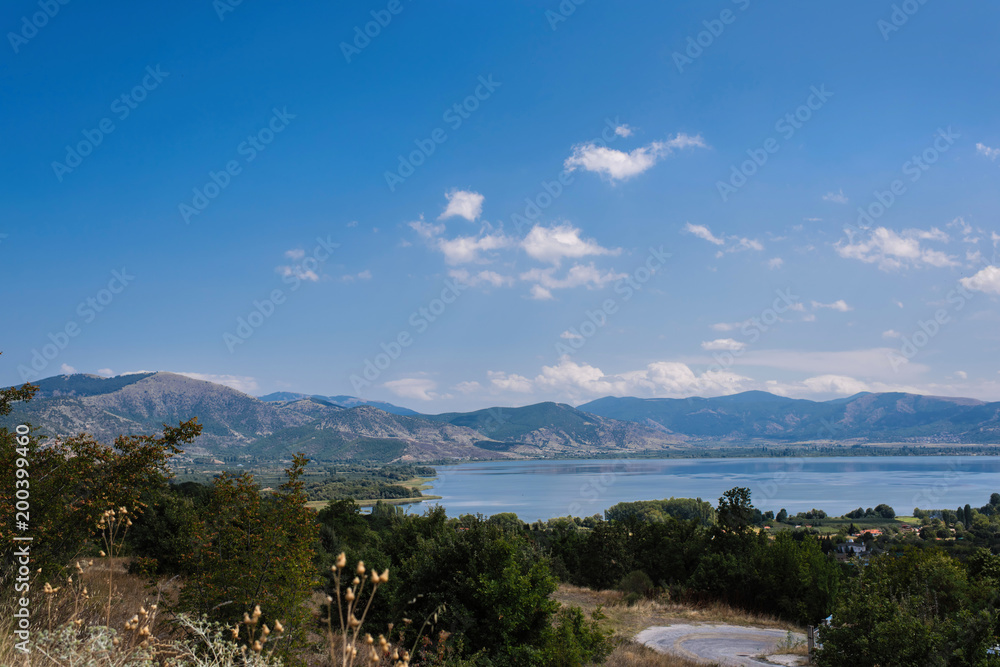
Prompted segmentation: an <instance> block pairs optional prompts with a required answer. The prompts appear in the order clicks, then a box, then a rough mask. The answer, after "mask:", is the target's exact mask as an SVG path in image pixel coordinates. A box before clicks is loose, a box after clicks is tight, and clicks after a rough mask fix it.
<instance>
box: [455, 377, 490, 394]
mask: <svg viewBox="0 0 1000 667" xmlns="http://www.w3.org/2000/svg"><path fill="white" fill-rule="evenodd" d="M452 388H453V389H454V390H455V391H457V392H458V393H460V394H474V393H476V392H477V391H479V390H480V389H482V388H483V387H482V385H481V384H479V383H478V382H476V381H475V380H471V381H469V382H459V383H458V384H456V385H455V386H454V387H452Z"/></svg>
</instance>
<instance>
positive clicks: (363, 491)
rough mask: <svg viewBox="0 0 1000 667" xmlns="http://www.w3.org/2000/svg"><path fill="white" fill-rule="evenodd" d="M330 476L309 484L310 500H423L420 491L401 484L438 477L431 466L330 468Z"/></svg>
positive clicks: (328, 470)
mask: <svg viewBox="0 0 1000 667" xmlns="http://www.w3.org/2000/svg"><path fill="white" fill-rule="evenodd" d="M326 472H327V476H326V477H325V478H323V479H321V480H317V481H312V482H308V483H306V485H305V491H306V494H307V495H308V496H309V500H341V499H345V498H352V499H354V500H392V499H396V498H419V497H421V496H422V495H423V494H422V493H421V492H420V490H419V489H416V488H414V487H412V486H407V485H404V484H400V482H407V481H409V480H412V479H414V478H418V477H434V476H435V475H436V474H437V473H436V471H435V470H434V468H431V467H429V466H417V465H391V466H383V467H374V466H351V465H335V466H329V467H327V468H326Z"/></svg>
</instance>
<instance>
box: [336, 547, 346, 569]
mask: <svg viewBox="0 0 1000 667" xmlns="http://www.w3.org/2000/svg"><path fill="white" fill-rule="evenodd" d="M345 567H347V554H345V553H344V552H343V551H341V552H340V553H339V554H338V555H337V569H338V570H342V569H344V568H345Z"/></svg>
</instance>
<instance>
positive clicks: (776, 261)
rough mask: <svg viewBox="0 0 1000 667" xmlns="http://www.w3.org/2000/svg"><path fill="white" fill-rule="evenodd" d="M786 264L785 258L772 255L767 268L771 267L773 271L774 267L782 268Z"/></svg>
mask: <svg viewBox="0 0 1000 667" xmlns="http://www.w3.org/2000/svg"><path fill="white" fill-rule="evenodd" d="M784 264H785V260H783V259H781V258H780V257H772V258H771V259H769V260H767V268H769V269H771V270H772V271H773V270H774V269H780V268H781V267H782V266H784Z"/></svg>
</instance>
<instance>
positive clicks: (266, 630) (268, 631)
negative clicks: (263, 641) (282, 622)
mask: <svg viewBox="0 0 1000 667" xmlns="http://www.w3.org/2000/svg"><path fill="white" fill-rule="evenodd" d="M260 634H261V635H263V636H264V637H267V636H268V635H269V634H271V628H269V627H267V623H265V624H264V625H262V626H260Z"/></svg>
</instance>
